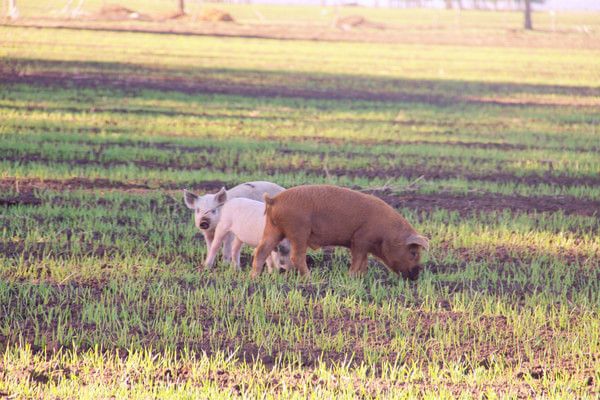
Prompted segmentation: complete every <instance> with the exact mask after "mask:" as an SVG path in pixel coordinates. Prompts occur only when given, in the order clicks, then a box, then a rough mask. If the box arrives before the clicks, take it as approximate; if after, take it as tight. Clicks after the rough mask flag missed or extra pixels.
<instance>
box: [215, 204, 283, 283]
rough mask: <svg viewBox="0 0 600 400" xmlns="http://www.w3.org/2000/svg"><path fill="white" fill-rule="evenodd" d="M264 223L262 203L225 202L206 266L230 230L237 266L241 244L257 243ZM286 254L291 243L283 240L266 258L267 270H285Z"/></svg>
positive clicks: (263, 205) (233, 258)
mask: <svg viewBox="0 0 600 400" xmlns="http://www.w3.org/2000/svg"><path fill="white" fill-rule="evenodd" d="M265 223H266V221H265V203H262V202H260V201H256V200H250V199H244V198H236V199H231V200H228V201H226V202H225V204H224V205H223V207H222V208H221V217H220V219H219V222H218V224H217V227H216V229H215V236H214V238H213V241H212V244H211V246H210V248H209V249H208V254H207V255H206V261H205V262H204V265H205V266H206V267H208V268H210V267H212V266H213V264H214V262H215V258H216V256H217V252H218V251H219V247H221V243H222V242H223V240H224V239H225V237H227V235H228V234H230V233H231V234H233V236H234V237H233V244H232V246H231V260H232V265H233V266H234V267H237V268H238V269H239V268H240V250H241V248H242V244H247V245H249V246H251V247H256V246H258V243H259V242H260V239H261V238H262V236H263V231H264V230H265ZM289 254H290V244H289V242H288V241H287V240H285V239H284V240H282V241H281V243H279V245H278V246H277V247H276V249H275V250H274V251H272V252H271V255H270V256H269V257H268V258H267V260H266V262H267V267H268V269H269V272H272V271H273V268H275V270H278V269H280V268H281V269H284V270H286V271H287V270H288V268H289V266H290V265H291V261H290V255H289Z"/></svg>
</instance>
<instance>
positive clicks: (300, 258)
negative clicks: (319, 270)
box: [288, 238, 310, 278]
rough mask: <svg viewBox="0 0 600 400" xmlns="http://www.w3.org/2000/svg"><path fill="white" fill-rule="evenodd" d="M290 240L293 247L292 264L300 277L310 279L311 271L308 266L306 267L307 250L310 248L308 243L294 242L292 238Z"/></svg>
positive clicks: (291, 253)
mask: <svg viewBox="0 0 600 400" xmlns="http://www.w3.org/2000/svg"><path fill="white" fill-rule="evenodd" d="M288 239H289V241H290V244H291V247H292V249H291V252H290V259H291V260H292V264H293V265H294V267H295V268H296V269H297V270H298V272H300V275H302V276H304V277H306V278H310V270H309V269H308V265H306V249H307V247H308V246H307V245H306V242H304V241H293V240H292V239H291V238H288Z"/></svg>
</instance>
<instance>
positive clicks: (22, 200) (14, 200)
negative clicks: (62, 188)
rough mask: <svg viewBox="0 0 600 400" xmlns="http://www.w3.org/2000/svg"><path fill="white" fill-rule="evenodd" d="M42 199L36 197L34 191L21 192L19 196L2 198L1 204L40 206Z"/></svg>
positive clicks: (8, 205) (9, 205) (7, 205)
mask: <svg viewBox="0 0 600 400" xmlns="http://www.w3.org/2000/svg"><path fill="white" fill-rule="evenodd" d="M40 204H42V200H40V199H38V198H37V197H35V196H34V195H33V194H32V193H20V194H18V195H17V196H10V197H5V198H0V206H5V207H11V206H19V205H23V206H39V205H40Z"/></svg>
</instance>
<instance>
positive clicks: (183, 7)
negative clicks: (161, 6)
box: [177, 0, 185, 15]
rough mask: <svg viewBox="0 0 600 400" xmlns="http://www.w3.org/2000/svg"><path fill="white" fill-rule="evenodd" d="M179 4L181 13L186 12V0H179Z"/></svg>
mask: <svg viewBox="0 0 600 400" xmlns="http://www.w3.org/2000/svg"><path fill="white" fill-rule="evenodd" d="M177 4H178V6H179V14H181V15H183V14H185V0H177Z"/></svg>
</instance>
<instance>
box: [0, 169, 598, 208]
mask: <svg viewBox="0 0 600 400" xmlns="http://www.w3.org/2000/svg"><path fill="white" fill-rule="evenodd" d="M18 182H19V187H20V189H21V190H22V191H23V192H27V191H33V190H38V189H50V190H57V191H61V190H74V189H88V190H106V189H109V190H110V189H112V190H125V191H136V190H142V191H143V190H161V189H162V190H179V189H182V188H183V187H188V188H190V189H192V190H196V191H198V192H204V191H215V190H218V189H220V188H221V187H223V186H226V187H229V186H234V185H235V184H237V183H241V182H229V183H227V182H222V181H204V182H190V183H188V184H184V183H180V184H169V183H157V184H154V183H153V184H152V186H150V185H149V184H140V183H128V182H120V181H110V180H108V179H87V178H72V179H66V180H57V179H47V180H43V181H42V180H37V179H19V180H18ZM15 185H16V179H15V178H4V179H0V188H6V189H14V188H15ZM355 189H360V188H355ZM371 193H372V194H374V195H376V196H377V197H379V198H381V199H382V200H384V201H385V202H387V203H388V204H390V205H391V206H392V207H395V208H404V207H406V208H413V209H416V210H418V211H424V212H432V211H434V210H436V209H446V210H452V211H458V212H459V213H460V214H461V215H464V216H466V215H471V214H473V213H477V212H489V211H502V210H510V211H512V212H525V213H530V212H549V213H554V212H563V213H564V214H566V215H584V216H590V217H598V215H599V210H600V201H595V200H587V199H580V198H575V197H570V196H533V197H525V196H518V195H500V194H492V193H487V194H473V195H470V196H469V195H468V196H461V195H457V194H447V193H438V194H419V193H406V194H393V193H389V192H388V193H386V192H371Z"/></svg>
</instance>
